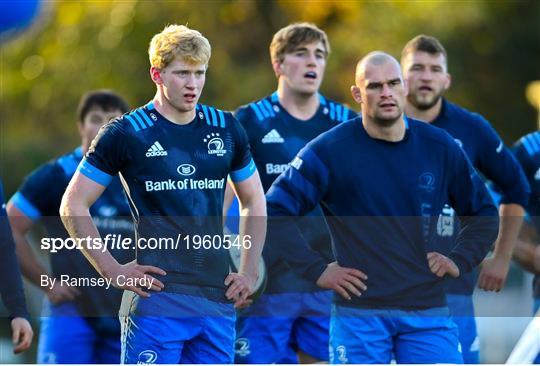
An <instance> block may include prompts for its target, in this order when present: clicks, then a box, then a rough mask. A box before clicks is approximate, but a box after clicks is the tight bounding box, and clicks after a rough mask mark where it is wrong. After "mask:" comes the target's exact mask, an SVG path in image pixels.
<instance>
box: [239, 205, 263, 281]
mask: <svg viewBox="0 0 540 366" xmlns="http://www.w3.org/2000/svg"><path fill="white" fill-rule="evenodd" d="M261 201H262V202H254V203H248V204H246V205H245V206H244V207H243V208H242V212H241V217H240V233H239V240H240V245H242V246H241V249H242V257H241V263H240V269H239V273H248V274H250V275H253V276H256V275H257V273H258V266H259V258H260V257H261V255H262V250H263V247H264V241H265V238H266V205H265V201H264V199H263V200H261ZM246 240H247V241H246ZM248 242H249V243H251V245H250V247H249V249H248V248H247V247H248V245H247V243H248Z"/></svg>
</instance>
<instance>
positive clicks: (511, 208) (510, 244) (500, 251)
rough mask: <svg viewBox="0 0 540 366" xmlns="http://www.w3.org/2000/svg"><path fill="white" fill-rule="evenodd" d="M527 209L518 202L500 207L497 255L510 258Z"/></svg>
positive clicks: (495, 253)
mask: <svg viewBox="0 0 540 366" xmlns="http://www.w3.org/2000/svg"><path fill="white" fill-rule="evenodd" d="M524 215H525V210H524V209H523V207H522V206H520V205H517V204H502V205H501V206H500V209H499V216H500V222H499V235H498V237H497V240H496V241H495V247H494V248H493V254H494V256H495V257H498V258H504V259H507V260H510V259H511V258H512V252H513V251H514V247H515V246H516V242H517V238H518V236H519V232H520V230H521V226H522V224H523V216H524Z"/></svg>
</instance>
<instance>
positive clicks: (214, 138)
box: [203, 132, 227, 156]
mask: <svg viewBox="0 0 540 366" xmlns="http://www.w3.org/2000/svg"><path fill="white" fill-rule="evenodd" d="M203 142H205V143H206V144H207V145H206V146H207V147H208V155H216V156H223V155H225V154H226V153H227V150H226V149H225V144H224V143H223V140H222V139H221V137H220V136H219V133H217V132H216V133H213V132H212V133H209V134H208V135H206V137H205V138H204V139H203Z"/></svg>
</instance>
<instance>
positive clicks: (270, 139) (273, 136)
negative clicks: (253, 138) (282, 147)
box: [261, 128, 285, 144]
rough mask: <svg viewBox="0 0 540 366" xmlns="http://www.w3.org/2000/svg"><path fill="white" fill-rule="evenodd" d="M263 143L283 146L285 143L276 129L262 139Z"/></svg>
mask: <svg viewBox="0 0 540 366" xmlns="http://www.w3.org/2000/svg"><path fill="white" fill-rule="evenodd" d="M261 142H262V143H263V144H282V143H284V142H285V140H284V139H283V137H281V135H280V134H279V132H277V130H276V129H275V128H274V129H272V130H271V131H270V132H268V133H267V134H266V135H264V137H263V138H262V140H261Z"/></svg>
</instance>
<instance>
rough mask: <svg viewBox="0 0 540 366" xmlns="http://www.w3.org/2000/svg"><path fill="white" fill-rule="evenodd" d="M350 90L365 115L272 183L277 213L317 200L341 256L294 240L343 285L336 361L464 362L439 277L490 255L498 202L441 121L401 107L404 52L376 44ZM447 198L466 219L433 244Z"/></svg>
mask: <svg viewBox="0 0 540 366" xmlns="http://www.w3.org/2000/svg"><path fill="white" fill-rule="evenodd" d="M351 92H352V96H353V98H354V100H355V101H356V102H357V103H358V104H360V105H361V108H362V118H361V119H360V118H357V119H354V120H352V121H350V122H346V123H344V124H341V125H339V126H338V127H336V128H334V129H332V130H330V131H329V132H326V133H324V134H322V135H320V136H319V137H318V138H316V139H315V140H313V141H312V142H311V143H309V144H308V145H307V146H306V147H305V148H304V149H302V150H301V151H300V153H299V154H298V155H297V157H296V158H295V159H294V160H293V162H292V163H291V166H290V168H289V169H288V170H286V171H285V172H284V173H283V174H282V175H281V176H280V177H279V178H278V179H277V180H276V181H275V183H274V184H273V185H272V187H271V188H270V190H269V191H268V193H267V201H268V210H269V211H268V213H269V214H270V215H272V216H299V215H303V214H305V213H306V212H308V211H310V210H311V209H313V207H315V205H317V204H321V206H322V207H323V210H324V211H325V214H326V216H327V220H328V224H329V227H330V232H331V235H332V239H333V244H334V251H335V254H336V262H334V263H331V264H329V265H326V264H323V263H320V262H316V261H315V258H314V257H312V256H311V255H310V253H309V249H308V248H306V247H305V246H304V245H303V242H302V241H301V240H298V241H297V242H298V245H290V246H289V247H288V248H287V251H286V255H287V260H288V261H289V263H290V264H291V265H303V266H305V268H309V270H310V273H311V275H312V278H313V279H314V281H316V283H317V284H318V285H319V286H320V287H323V288H330V289H333V290H335V291H336V294H335V296H334V302H333V305H332V319H331V324H330V361H331V362H332V363H389V362H390V361H391V359H392V354H394V355H395V358H396V361H397V362H398V363H462V362H463V360H462V356H461V353H460V350H459V345H458V335H457V328H456V326H455V324H454V323H453V322H452V320H451V318H450V317H449V312H448V308H447V307H446V300H445V289H444V279H445V277H459V276H460V275H461V274H462V273H466V272H468V271H470V270H471V269H472V268H474V267H475V266H476V265H477V264H478V263H480V261H481V260H482V259H483V258H484V256H485V255H486V253H487V251H488V250H489V247H490V245H491V243H492V242H493V240H494V239H495V237H496V236H497V224H498V218H497V209H496V208H495V206H494V205H493V203H492V201H491V198H490V196H489V193H488V192H487V191H486V188H485V187H484V185H483V183H482V181H481V180H480V178H479V177H478V175H477V174H476V173H475V172H474V169H473V168H472V167H471V165H470V163H469V162H468V160H467V158H466V157H465V155H464V152H463V151H462V150H461V148H460V147H459V146H458V145H457V144H456V143H455V142H454V140H453V139H452V138H451V137H450V135H448V134H447V133H446V132H444V131H443V130H441V129H438V128H435V127H432V126H430V125H428V124H426V123H423V122H419V121H416V120H412V119H409V118H406V117H405V116H404V114H403V108H404V104H405V97H406V88H405V85H404V81H403V77H402V75H401V70H400V66H399V64H398V62H397V61H396V60H395V59H394V58H393V57H391V56H390V55H388V54H386V53H384V52H379V51H377V52H372V53H370V54H368V55H367V56H366V57H364V58H363V59H362V60H361V61H360V62H359V63H358V66H357V70H356V85H354V86H352V87H351ZM447 202H452V204H453V207H455V208H456V211H457V213H458V215H459V216H463V218H464V219H463V228H464V230H463V231H462V232H461V233H460V235H459V238H458V240H457V245H456V246H455V248H454V249H453V250H452V251H443V249H444V248H438V247H437V241H436V240H435V239H434V238H435V236H434V234H435V231H436V222H437V215H438V213H439V212H441V210H442V207H443V206H444V204H445V203H447Z"/></svg>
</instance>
